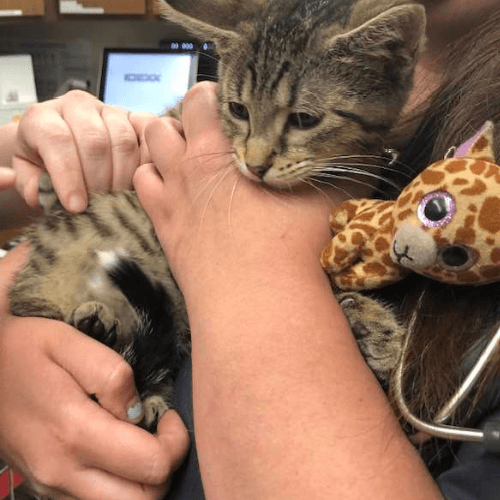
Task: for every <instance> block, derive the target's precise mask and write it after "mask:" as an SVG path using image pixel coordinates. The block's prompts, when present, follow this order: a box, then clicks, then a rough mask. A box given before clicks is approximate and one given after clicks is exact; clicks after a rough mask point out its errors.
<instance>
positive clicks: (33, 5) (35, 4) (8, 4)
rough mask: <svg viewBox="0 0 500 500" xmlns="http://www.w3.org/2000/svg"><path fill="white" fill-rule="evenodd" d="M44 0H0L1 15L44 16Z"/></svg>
mask: <svg viewBox="0 0 500 500" xmlns="http://www.w3.org/2000/svg"><path fill="white" fill-rule="evenodd" d="M44 13H45V5H44V1H43V0H0V17H12V16H43V15H44Z"/></svg>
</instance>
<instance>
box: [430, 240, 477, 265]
mask: <svg viewBox="0 0 500 500" xmlns="http://www.w3.org/2000/svg"><path fill="white" fill-rule="evenodd" d="M476 260H477V254H476V252H475V250H474V249H472V248H469V247H466V246H464V245H458V244H457V245H450V246H446V247H443V248H442V249H441V250H440V251H439V254H438V262H439V263H440V264H441V267H443V268H444V269H446V270H448V271H465V270H466V269H469V267H471V266H472V265H473V264H474V263H475V262H476Z"/></svg>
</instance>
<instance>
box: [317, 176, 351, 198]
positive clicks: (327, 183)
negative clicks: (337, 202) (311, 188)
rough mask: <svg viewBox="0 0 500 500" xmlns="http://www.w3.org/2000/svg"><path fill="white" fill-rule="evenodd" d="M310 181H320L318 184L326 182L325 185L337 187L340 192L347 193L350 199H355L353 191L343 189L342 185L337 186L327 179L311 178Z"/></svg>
mask: <svg viewBox="0 0 500 500" xmlns="http://www.w3.org/2000/svg"><path fill="white" fill-rule="evenodd" d="M309 182H313V183H318V184H324V185H325V186H328V187H330V188H332V189H335V190H337V191H338V192H340V193H342V194H345V195H346V196H347V197H348V198H350V199H354V198H355V197H354V195H352V194H351V193H349V191H347V190H346V189H343V188H341V187H340V186H337V185H336V184H331V183H330V182H327V181H322V180H320V179H314V178H312V179H310V180H309Z"/></svg>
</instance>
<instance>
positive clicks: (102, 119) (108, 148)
mask: <svg viewBox="0 0 500 500" xmlns="http://www.w3.org/2000/svg"><path fill="white" fill-rule="evenodd" d="M154 118H155V117H154V116H152V115H146V114H137V113H132V114H131V113H130V112H129V111H127V110H125V109H123V108H120V107H117V106H110V105H106V104H103V103H102V102H101V101H99V100H98V99H96V98H95V97H94V96H92V95H91V94H89V93H87V92H83V91H80V90H74V91H70V92H68V93H67V94H65V95H63V96H62V97H60V98H57V99H52V100H50V101H45V102H42V103H37V104H33V105H31V106H30V107H29V109H28V111H27V112H26V113H25V114H24V115H23V117H22V119H21V121H20V122H19V125H18V129H17V138H16V145H15V150H14V156H13V158H12V167H13V169H14V170H15V172H16V174H17V178H16V187H17V190H18V191H19V192H20V193H21V195H22V196H23V197H24V199H25V200H26V202H27V203H28V205H30V206H32V207H35V206H37V205H38V181H39V178H40V175H41V173H42V171H43V170H45V169H46V170H47V171H48V172H49V174H50V177H51V179H52V182H53V185H54V188H55V190H56V192H57V194H58V196H59V199H60V200H61V203H62V204H63V205H64V207H65V208H66V209H68V210H70V211H73V212H79V211H81V210H83V209H84V208H85V207H86V205H87V199H88V193H93V192H109V191H120V190H123V189H126V188H128V187H130V185H131V180H132V176H133V174H134V171H135V169H136V168H137V167H138V166H139V164H140V144H139V140H138V136H137V134H136V132H135V130H134V126H138V124H141V123H142V122H143V121H146V122H147V121H151V120H153V119H154Z"/></svg>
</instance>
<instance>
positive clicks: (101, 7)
mask: <svg viewBox="0 0 500 500" xmlns="http://www.w3.org/2000/svg"><path fill="white" fill-rule="evenodd" d="M59 13H60V14H135V15H137V14H145V13H146V0H59Z"/></svg>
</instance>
